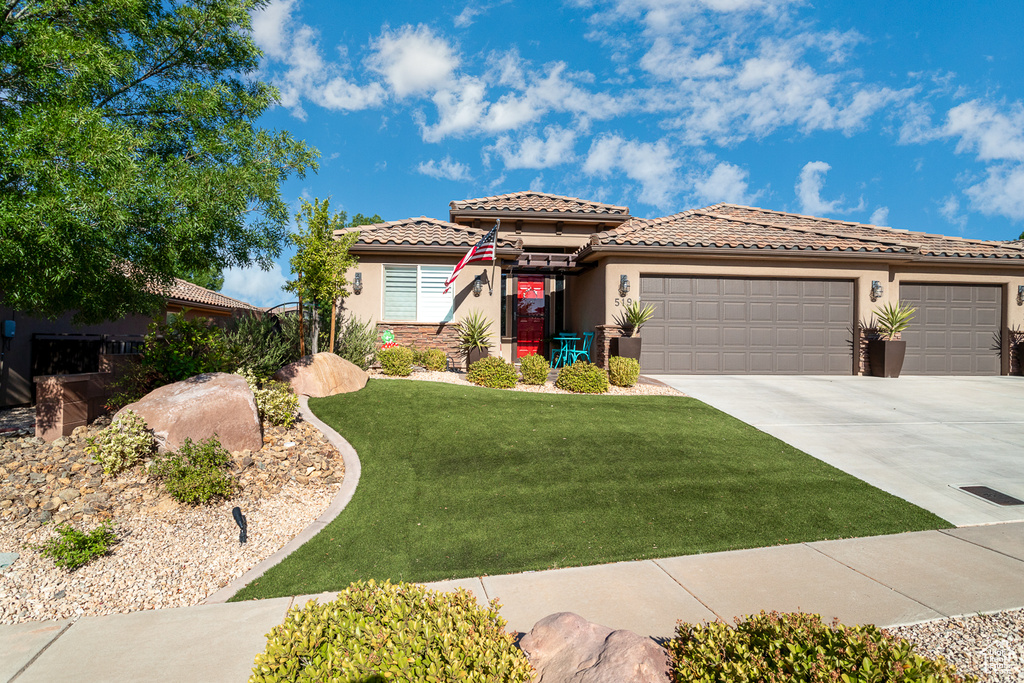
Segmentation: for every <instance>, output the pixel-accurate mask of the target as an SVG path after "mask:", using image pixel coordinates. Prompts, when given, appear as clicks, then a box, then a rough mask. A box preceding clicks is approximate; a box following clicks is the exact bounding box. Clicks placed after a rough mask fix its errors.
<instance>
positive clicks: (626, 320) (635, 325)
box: [615, 299, 654, 337]
mask: <svg viewBox="0 0 1024 683" xmlns="http://www.w3.org/2000/svg"><path fill="white" fill-rule="evenodd" d="M653 316H654V304H647V305H646V306H644V305H642V304H641V303H640V300H639V299H637V300H636V301H632V302H630V303H628V304H626V308H625V309H624V310H623V312H622V313H621V314H620V315H618V316H616V317H615V324H616V325H618V326H619V327H621V328H622V333H623V334H624V335H626V336H627V337H632V336H633V335H634V334H640V328H641V327H643V325H644V323H646V322H647V321H648V320H650V319H651V318H652V317H653Z"/></svg>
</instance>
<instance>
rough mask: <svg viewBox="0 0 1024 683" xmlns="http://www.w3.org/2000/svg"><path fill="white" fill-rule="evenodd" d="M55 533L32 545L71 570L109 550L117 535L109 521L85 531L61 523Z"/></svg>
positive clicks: (59, 564) (54, 561)
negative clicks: (42, 541)
mask: <svg viewBox="0 0 1024 683" xmlns="http://www.w3.org/2000/svg"><path fill="white" fill-rule="evenodd" d="M56 532H57V535H56V536H51V537H50V538H48V539H47V540H46V542H45V543H42V544H40V545H36V546H32V548H33V549H34V550H37V551H39V554H41V555H42V556H43V557H49V558H50V559H51V560H53V563H54V564H55V565H57V566H58V567H63V568H64V569H67V570H68V571H69V572H73V571H75V570H76V569H78V568H79V567H81V566H84V565H86V564H88V563H90V562H92V561H93V560H94V559H96V558H97V557H100V556H101V555H106V554H107V553H108V552H110V546H112V545H114V544H115V543H116V542H117V535H116V534H115V533H114V531H113V529H112V528H111V524H110V522H104V523H102V524H100V525H99V526H98V527H96V528H95V529H93V530H92V531H90V532H89V533H85V532H83V531H79V530H78V529H76V528H74V527H73V526H71V525H70V524H61V525H60V526H59V527H57V529H56Z"/></svg>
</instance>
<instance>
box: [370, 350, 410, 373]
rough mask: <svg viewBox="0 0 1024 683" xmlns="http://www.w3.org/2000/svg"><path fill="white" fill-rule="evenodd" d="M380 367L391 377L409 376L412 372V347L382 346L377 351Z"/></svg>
mask: <svg viewBox="0 0 1024 683" xmlns="http://www.w3.org/2000/svg"><path fill="white" fill-rule="evenodd" d="M377 358H378V359H379V360H380V367H381V369H382V370H383V371H384V374H385V375H389V376H391V377H408V376H409V375H411V374H412V360H413V352H412V349H407V348H405V347H404V346H397V345H395V346H388V345H385V346H382V347H381V349H380V351H378V352H377Z"/></svg>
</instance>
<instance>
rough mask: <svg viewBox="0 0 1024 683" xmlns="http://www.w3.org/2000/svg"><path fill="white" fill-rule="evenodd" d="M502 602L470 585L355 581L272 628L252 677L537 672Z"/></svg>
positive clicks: (494, 676) (516, 675)
mask: <svg viewBox="0 0 1024 683" xmlns="http://www.w3.org/2000/svg"><path fill="white" fill-rule="evenodd" d="M504 627H505V620H504V619H502V618H501V617H500V616H499V615H498V609H497V601H493V602H492V603H491V605H490V607H481V606H480V605H478V604H477V602H476V599H475V598H474V597H473V595H472V594H471V593H469V592H467V591H466V590H465V589H462V588H460V589H458V590H457V591H456V592H454V593H440V592H436V591H433V590H430V589H428V588H426V587H424V586H420V585H417V584H406V583H399V584H394V585H393V584H391V583H390V582H385V583H383V584H378V583H376V582H374V581H373V580H372V579H371V580H370V581H368V582H365V583H364V582H362V581H359V582H356V583H353V584H352V585H350V586H349V587H348V588H346V589H345V590H344V591H342V592H341V593H339V594H338V597H337V598H335V599H334V600H333V601H331V602H325V603H317V602H316V601H313V600H310V601H309V602H307V603H306V605H305V607H293V608H291V609H290V610H289V611H288V615H287V616H286V617H285V621H284V623H283V624H281V625H280V626H275V627H274V628H273V629H272V630H271V631H270V633H268V634H267V647H266V650H264V651H263V652H262V653H260V654H258V655H257V656H256V661H255V662H254V666H253V670H252V676H250V678H249V683H271V681H328V680H330V681H378V680H379V681H384V680H394V681H478V682H484V681H502V682H504V683H526V682H527V681H529V680H531V678H532V675H533V672H532V669H531V667H530V664H529V662H528V661H527V659H526V655H524V654H523V652H522V651H521V650H519V648H518V647H516V645H515V637H514V636H513V635H512V634H511V633H508V632H506V631H505V630H504Z"/></svg>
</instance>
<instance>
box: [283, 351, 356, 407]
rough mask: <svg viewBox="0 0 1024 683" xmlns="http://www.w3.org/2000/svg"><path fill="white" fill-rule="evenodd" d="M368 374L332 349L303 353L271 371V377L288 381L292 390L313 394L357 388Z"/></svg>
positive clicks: (354, 389) (317, 395)
mask: <svg viewBox="0 0 1024 683" xmlns="http://www.w3.org/2000/svg"><path fill="white" fill-rule="evenodd" d="M369 378H370V376H369V375H368V374H366V371H365V370H363V369H362V368H360V367H359V366H358V365H356V364H355V363H352V362H349V361H347V360H345V359H344V358H342V357H340V356H338V355H337V354H334V353H317V354H315V355H312V356H304V357H302V358H300V359H299V360H297V361H295V362H294V363H289V364H288V365H286V366H284V367H283V368H281V369H280V370H278V371H277V373H276V374H274V379H276V380H278V381H279V382H287V383H288V384H290V385H291V386H292V390H293V391H294V392H295V393H296V394H304V395H306V396H313V397H317V398H318V397H321V396H333V395H334V394H347V393H348V392H350V391H359V390H360V389H362V388H363V387H365V386H366V380H368V379H369Z"/></svg>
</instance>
